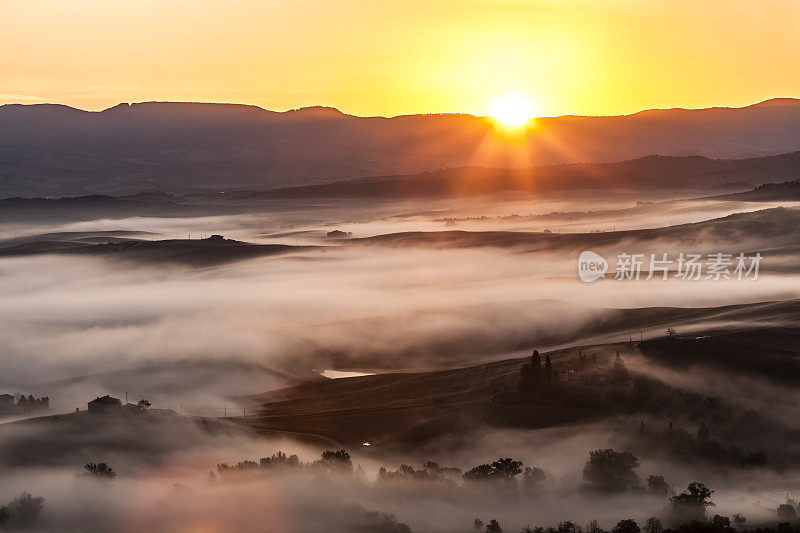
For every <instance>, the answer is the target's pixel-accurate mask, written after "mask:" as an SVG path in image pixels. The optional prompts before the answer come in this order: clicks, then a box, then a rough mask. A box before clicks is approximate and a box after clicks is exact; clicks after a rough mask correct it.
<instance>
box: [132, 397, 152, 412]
mask: <svg viewBox="0 0 800 533" xmlns="http://www.w3.org/2000/svg"><path fill="white" fill-rule="evenodd" d="M136 405H138V406H139V409H147V408H148V407H150V405H151V404H150V402H148V401H147V400H145V399H144V398H142V399H141V400H139V403H137V404H136Z"/></svg>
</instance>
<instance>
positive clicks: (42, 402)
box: [0, 394, 50, 412]
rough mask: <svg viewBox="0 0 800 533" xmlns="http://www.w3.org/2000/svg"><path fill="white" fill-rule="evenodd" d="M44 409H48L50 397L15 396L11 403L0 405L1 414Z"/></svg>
mask: <svg viewBox="0 0 800 533" xmlns="http://www.w3.org/2000/svg"><path fill="white" fill-rule="evenodd" d="M46 409H50V397H48V396H42V397H41V398H35V397H34V396H33V395H32V394H31V395H28V396H25V395H24V394H15V395H14V401H13V402H12V403H8V404H5V405H0V411H3V412H19V411H33V410H36V411H43V410H46Z"/></svg>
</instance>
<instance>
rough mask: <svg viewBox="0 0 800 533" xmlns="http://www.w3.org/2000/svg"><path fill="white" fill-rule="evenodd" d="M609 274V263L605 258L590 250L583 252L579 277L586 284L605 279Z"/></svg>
mask: <svg viewBox="0 0 800 533" xmlns="http://www.w3.org/2000/svg"><path fill="white" fill-rule="evenodd" d="M606 272H608V262H607V261H606V260H605V259H603V257H602V256H601V255H599V254H596V253H594V252H590V251H589V250H586V251H583V252H581V255H580V257H578V277H579V278H581V281H583V282H585V283H591V282H592V281H595V280H597V279H600V278H604V277H605V274H606Z"/></svg>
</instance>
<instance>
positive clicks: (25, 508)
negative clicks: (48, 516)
mask: <svg viewBox="0 0 800 533" xmlns="http://www.w3.org/2000/svg"><path fill="white" fill-rule="evenodd" d="M43 505H44V498H41V497H34V496H31V495H30V494H28V493H27V492H23V493H22V494H20V495H19V497H18V498H16V499H15V500H14V501H12V502H11V503H9V504H8V505H6V506H5V507H4V509H5V511H6V513H5V514H6V516H7V518H6V521H7V523H8V524H9V525H10V526H12V527H13V528H20V529H21V528H25V527H27V526H30V525H31V524H32V523H34V522H35V521H36V519H37V518H38V517H39V513H41V511H42V506H43Z"/></svg>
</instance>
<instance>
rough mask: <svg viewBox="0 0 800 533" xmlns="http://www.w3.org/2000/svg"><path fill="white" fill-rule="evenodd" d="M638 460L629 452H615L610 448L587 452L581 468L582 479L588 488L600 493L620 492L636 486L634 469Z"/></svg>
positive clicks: (637, 480) (637, 464) (637, 482)
mask: <svg viewBox="0 0 800 533" xmlns="http://www.w3.org/2000/svg"><path fill="white" fill-rule="evenodd" d="M638 467H639V460H638V459H637V458H636V456H635V455H633V454H632V453H630V452H622V453H620V452H615V451H614V450H612V449H611V448H607V449H605V450H595V451H593V452H589V460H588V461H586V465H585V466H584V467H583V478H584V479H585V480H586V481H587V482H588V485H589V487H590V488H592V489H594V490H601V491H622V490H625V489H628V488H633V487H636V486H638V484H639V478H638V477H637V476H636V473H635V472H634V469H636V468H638Z"/></svg>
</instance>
